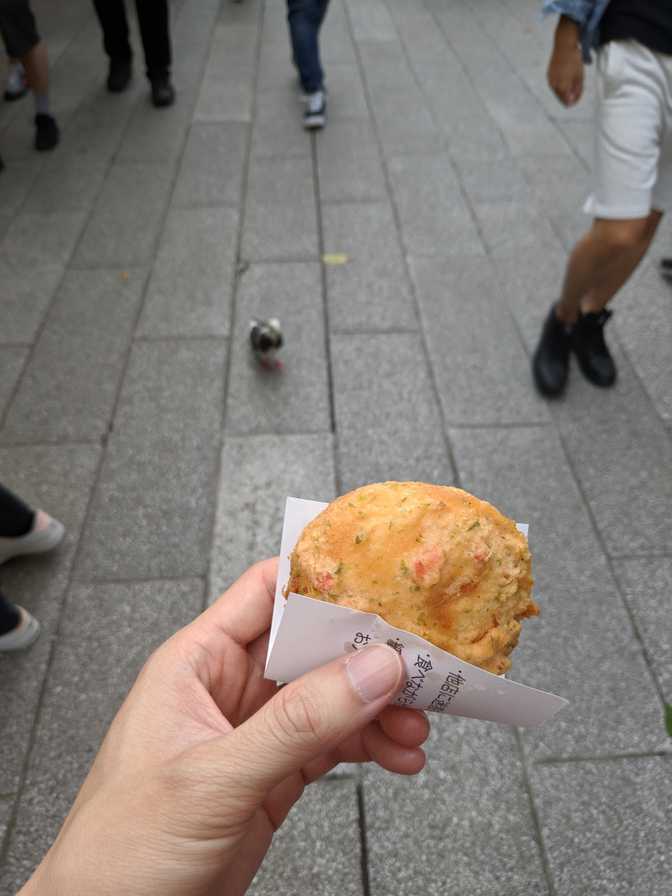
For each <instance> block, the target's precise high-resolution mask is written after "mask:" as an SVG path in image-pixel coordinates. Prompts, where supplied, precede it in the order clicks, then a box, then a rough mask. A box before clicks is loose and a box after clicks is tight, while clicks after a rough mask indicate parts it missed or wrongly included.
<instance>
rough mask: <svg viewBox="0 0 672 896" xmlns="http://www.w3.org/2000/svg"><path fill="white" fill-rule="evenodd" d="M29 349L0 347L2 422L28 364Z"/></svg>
mask: <svg viewBox="0 0 672 896" xmlns="http://www.w3.org/2000/svg"><path fill="white" fill-rule="evenodd" d="M27 356H28V349H27V348H23V347H22V346H10V345H7V346H5V347H4V348H3V347H2V346H1V345H0V420H1V419H2V417H3V414H4V413H5V410H6V408H7V404H8V402H9V399H10V397H11V395H12V393H13V392H14V387H15V386H16V384H17V382H18V379H19V377H20V376H21V371H22V370H23V367H24V365H25V363H26V358H27Z"/></svg>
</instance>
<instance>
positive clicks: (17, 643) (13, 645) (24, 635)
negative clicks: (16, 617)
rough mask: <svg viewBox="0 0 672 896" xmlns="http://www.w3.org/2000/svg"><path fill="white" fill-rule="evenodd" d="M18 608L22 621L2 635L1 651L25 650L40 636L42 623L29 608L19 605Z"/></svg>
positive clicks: (0, 636) (0, 638)
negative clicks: (32, 614) (31, 613)
mask: <svg viewBox="0 0 672 896" xmlns="http://www.w3.org/2000/svg"><path fill="white" fill-rule="evenodd" d="M15 606H16V609H17V610H18V611H19V613H20V615H21V621H20V622H19V624H18V625H17V626H16V628H13V629H12V630H11V632H7V633H6V634H4V635H0V653H13V652H14V651H15V650H25V649H26V647H30V645H31V644H33V643H34V642H35V641H37V639H38V638H39V636H40V623H39V622H38V621H37V619H35V617H34V616H31V615H30V613H29V612H28V610H25V609H24V608H23V607H20V606H18V604H17V605H15Z"/></svg>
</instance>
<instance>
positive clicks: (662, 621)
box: [615, 557, 672, 704]
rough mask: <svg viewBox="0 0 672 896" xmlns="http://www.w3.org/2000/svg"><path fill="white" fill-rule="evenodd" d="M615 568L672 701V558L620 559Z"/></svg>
mask: <svg viewBox="0 0 672 896" xmlns="http://www.w3.org/2000/svg"><path fill="white" fill-rule="evenodd" d="M615 571H616V576H617V578H618V581H619V583H620V586H621V589H622V590H623V592H624V594H625V599H626V601H627V602H628V605H629V606H630V609H631V610H632V613H633V615H634V617H635V621H636V623H637V627H638V629H639V632H640V634H641V636H642V641H643V642H644V648H645V650H646V652H647V654H648V656H649V659H650V662H651V665H652V667H653V670H654V674H655V676H656V678H657V680H658V682H659V684H660V687H661V689H662V691H663V694H664V695H665V699H666V701H667V702H668V703H670V704H672V636H671V634H670V625H669V621H670V614H671V612H672V558H671V557H664V558H663V557H661V558H657V559H654V558H648V559H646V560H619V561H616V563H615Z"/></svg>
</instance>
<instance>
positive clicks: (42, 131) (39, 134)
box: [35, 115, 61, 152]
mask: <svg viewBox="0 0 672 896" xmlns="http://www.w3.org/2000/svg"><path fill="white" fill-rule="evenodd" d="M60 139H61V132H60V131H59V129H58V125H57V124H56V119H55V118H54V117H53V116H52V115H36V116H35V149H37V150H39V151H40V152H43V151H44V150H46V149H53V148H54V147H55V146H58V141H59V140H60Z"/></svg>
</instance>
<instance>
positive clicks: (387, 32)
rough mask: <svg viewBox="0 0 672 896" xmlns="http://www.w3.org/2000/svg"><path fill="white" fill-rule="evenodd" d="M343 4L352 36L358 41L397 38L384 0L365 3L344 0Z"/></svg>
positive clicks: (371, 0)
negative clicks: (348, 18)
mask: <svg viewBox="0 0 672 896" xmlns="http://www.w3.org/2000/svg"><path fill="white" fill-rule="evenodd" d="M345 6H346V9H347V11H348V15H349V17H350V23H351V26H352V33H353V36H354V38H355V40H356V41H357V42H358V43H360V42H364V41H388V40H397V39H398V35H397V32H396V29H395V27H394V24H393V22H392V19H391V18H390V14H389V12H388V10H387V7H386V6H385V3H384V0H368V2H367V3H366V4H365V5H362V4H361V3H357V2H353V0H346V2H345Z"/></svg>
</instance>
